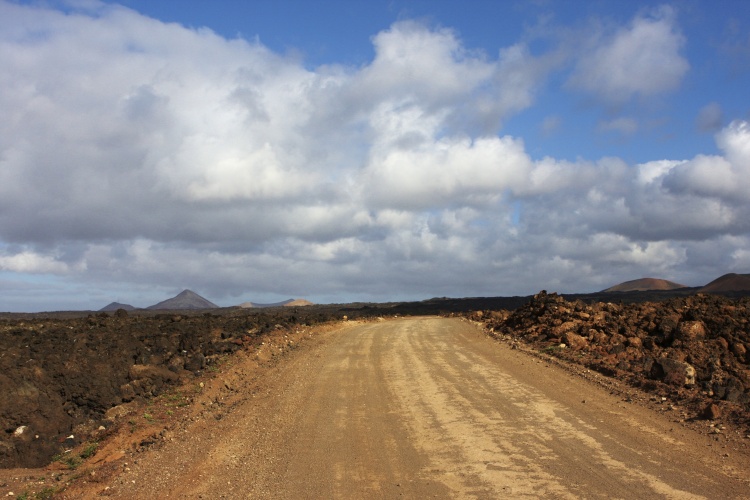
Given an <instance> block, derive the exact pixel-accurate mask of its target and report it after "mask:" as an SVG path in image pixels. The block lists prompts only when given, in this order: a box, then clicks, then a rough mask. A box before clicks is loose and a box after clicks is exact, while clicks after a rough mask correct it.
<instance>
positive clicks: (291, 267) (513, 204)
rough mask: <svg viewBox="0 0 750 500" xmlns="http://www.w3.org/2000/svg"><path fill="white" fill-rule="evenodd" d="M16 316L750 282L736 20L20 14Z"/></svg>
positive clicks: (494, 14) (320, 11) (549, 5)
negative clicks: (107, 308) (180, 302)
mask: <svg viewBox="0 0 750 500" xmlns="http://www.w3.org/2000/svg"><path fill="white" fill-rule="evenodd" d="M0 67H3V68H5V70H4V71H3V72H2V74H0V109H2V111H3V116H4V117H5V118H4V120H3V121H2V123H0V310H8V311H38V310H59V309H98V308H99V307H102V306H104V305H106V304H107V303H108V302H111V301H113V300H117V301H120V302H127V303H131V304H133V305H135V306H146V305H149V304H152V303H155V302H158V301H160V300H163V299H164V298H166V297H169V296H172V295H174V294H176V293H177V292H179V291H180V290H182V289H184V288H190V289H193V290H194V291H196V292H198V293H200V294H201V295H203V296H205V297H207V298H209V299H210V300H212V301H214V302H216V303H218V304H220V305H225V306H226V305H233V304H237V303H240V302H244V301H248V300H250V301H255V302H273V301H276V300H280V299H286V298H289V297H304V298H308V299H310V300H313V301H316V302H346V301H355V300H357V301H358V300H373V301H390V300H405V299H424V298H429V297H433V296H479V295H484V296H486V295H525V294H531V293H535V292H536V291H538V290H540V289H548V290H555V291H560V292H587V291H595V290H600V289H603V288H606V287H608V286H610V285H612V284H615V283H618V282H621V281H625V280H629V279H635V278H639V277H645V276H651V277H659V278H666V279H671V280H673V281H677V282H680V283H683V284H686V285H690V286H696V285H702V284H705V283H707V282H708V281H710V280H712V279H714V278H716V277H718V276H720V275H722V274H724V273H726V272H740V273H742V272H750V245H749V244H748V243H750V223H749V222H748V221H749V220H750V190H748V189H746V188H745V186H747V185H748V184H747V183H748V181H750V124H749V123H748V122H749V121H750V99H748V97H747V95H748V93H747V91H746V89H747V88H748V87H750V86H749V85H748V84H749V83H750V7H748V6H747V5H746V2H742V1H719V2H707V1H690V0H688V1H681V2H646V1H643V2H637V1H633V2H612V1H601V2H598V1H591V2H577V1H576V2H566V1H554V2H553V1H545V0H539V1H532V2H528V1H527V2H520V1H519V2H514V1H506V2H493V1H466V2H460V3H459V2H440V1H410V0H393V1H385V2H372V1H356V0H352V1H343V0H342V1H327V2H309V1H273V2H272V1H266V0H262V1H255V2H241V1H213V2H188V1H176V0H164V1H159V2H149V1H141V0H137V1H127V0H123V1H122V2H100V1H98V0H71V1H44V2H41V1H34V2H27V1H23V2H18V1H7V0H0Z"/></svg>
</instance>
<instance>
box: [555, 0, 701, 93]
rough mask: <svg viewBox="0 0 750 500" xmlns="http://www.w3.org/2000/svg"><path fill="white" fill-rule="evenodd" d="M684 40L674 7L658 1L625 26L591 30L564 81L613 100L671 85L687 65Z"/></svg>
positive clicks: (683, 74)
mask: <svg viewBox="0 0 750 500" xmlns="http://www.w3.org/2000/svg"><path fill="white" fill-rule="evenodd" d="M684 44H685V38H684V37H683V36H682V34H681V33H680V31H679V29H678V28H677V25H676V22H675V13H674V11H673V10H672V8H671V7H668V6H662V7H660V8H658V9H656V10H655V11H653V12H652V13H651V14H650V15H643V16H638V17H636V18H635V19H634V20H633V21H632V23H631V24H630V26H628V27H626V28H620V29H617V30H616V31H615V32H614V33H606V32H599V33H597V34H596V35H595V36H593V37H592V38H591V40H589V42H588V47H587V49H586V51H585V52H584V53H583V55H582V56H581V57H580V59H579V60H578V62H577V64H576V68H575V70H574V73H573V74H572V76H571V78H570V82H569V83H570V84H571V85H572V86H573V87H575V88H578V89H580V90H583V91H586V92H590V93H592V94H594V95H595V96H597V97H599V98H600V99H602V100H604V101H605V102H607V103H610V104H613V105H616V106H619V105H621V104H623V103H624V102H626V101H628V100H629V99H630V98H631V97H633V96H643V97H648V96H652V95H656V94H660V93H663V92H666V91H669V90H672V89H674V88H676V87H677V86H678V85H679V84H680V82H681V81H682V78H683V77H684V76H685V74H686V73H687V71H688V69H689V68H690V65H689V63H688V62H687V60H686V59H685V57H684V56H683V55H682V54H681V49H682V47H683V46H684Z"/></svg>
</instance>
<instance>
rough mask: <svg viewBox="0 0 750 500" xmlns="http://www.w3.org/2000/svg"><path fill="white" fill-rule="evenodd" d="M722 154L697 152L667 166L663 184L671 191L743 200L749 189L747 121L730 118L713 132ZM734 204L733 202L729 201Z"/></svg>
mask: <svg viewBox="0 0 750 500" xmlns="http://www.w3.org/2000/svg"><path fill="white" fill-rule="evenodd" d="M716 142H717V145H718V146H719V148H720V149H721V150H722V152H723V156H707V155H699V156H697V157H695V158H694V159H692V160H691V161H688V162H685V163H683V164H681V165H679V167H678V168H674V169H673V170H671V172H670V175H669V176H667V177H666V178H665V186H666V187H667V188H668V189H670V191H672V192H675V193H691V194H694V195H698V196H703V197H715V198H718V199H726V200H727V201H728V202H738V201H739V202H747V201H749V200H750V192H748V190H747V188H746V187H747V186H748V185H749V183H750V124H749V123H748V122H745V121H734V122H732V123H730V124H729V125H728V126H727V127H726V128H724V129H722V130H721V131H720V132H719V133H717V135H716ZM732 204H734V203H732Z"/></svg>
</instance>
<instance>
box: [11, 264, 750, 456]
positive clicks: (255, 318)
mask: <svg viewBox="0 0 750 500" xmlns="http://www.w3.org/2000/svg"><path fill="white" fill-rule="evenodd" d="M727 276H728V278H726V279H724V280H722V281H727V280H728V282H730V284H731V285H732V287H735V288H736V287H737V286H738V285H737V283H738V280H740V281H741V280H743V279H745V278H747V275H727ZM722 278H725V277H722ZM692 290H693V291H692V293H691V292H690V290H687V291H686V290H685V289H678V290H650V291H646V292H635V291H628V292H615V293H602V292H599V293H597V294H589V295H578V296H570V295H568V296H560V295H557V294H554V293H550V294H547V293H545V292H541V293H539V294H537V295H535V296H534V297H494V298H473V299H450V298H434V299H429V300H425V301H422V302H413V303H389V304H365V303H362V304H359V303H357V304H343V305H329V306H313V305H309V306H305V307H289V306H285V307H277V308H239V307H237V308H220V309H210V310H181V311H166V310H146V309H139V310H134V311H126V310H125V309H118V310H116V311H111V312H98V313H91V312H59V313H35V314H20V313H19V314H2V315H0V386H1V387H2V388H3V391H0V426H2V429H3V431H4V432H2V433H0V468H13V467H41V466H45V465H46V464H48V463H49V462H50V461H51V460H52V458H53V457H55V456H58V455H59V454H61V453H65V452H66V450H71V449H73V448H76V447H78V448H80V447H81V446H85V444H86V443H87V442H89V441H92V440H96V439H98V437H97V436H99V437H100V436H101V435H102V433H106V432H108V428H109V425H110V423H111V419H108V418H107V413H108V412H110V411H111V410H112V409H113V408H117V407H118V406H121V405H123V404H129V403H138V402H144V401H149V400H150V399H151V398H154V397H156V396H159V395H162V394H165V393H166V392H168V391H169V390H170V388H174V387H177V386H179V385H184V384H187V383H194V384H197V383H199V382H200V381H201V379H202V377H204V376H207V375H208V374H209V373H211V372H212V371H214V370H215V367H216V366H217V365H218V364H219V363H220V362H221V360H222V359H226V358H227V357H228V356H229V355H230V354H232V353H234V352H235V351H238V350H241V349H251V348H253V347H254V346H258V345H261V344H263V343H264V342H266V343H267V342H269V339H284V338H285V337H286V335H287V333H290V332H295V331H298V330H299V329H300V328H306V327H308V326H311V325H319V324H323V323H327V322H336V321H340V320H341V319H343V318H347V317H348V318H349V319H357V318H368V317H369V318H372V317H379V316H397V315H428V314H456V313H458V314H470V315H471V317H472V318H473V319H475V320H479V321H482V322H483V323H484V325H485V327H486V329H487V331H488V333H489V334H490V335H492V336H494V337H496V338H498V339H505V340H506V341H508V342H511V343H516V344H518V345H521V344H523V345H525V346H528V348H531V349H535V350H537V351H539V352H543V353H545V355H552V356H555V357H558V358H560V359H562V360H565V361H570V362H573V363H576V364H579V365H580V366H583V367H585V369H589V370H592V371H595V372H597V373H600V374H604V375H606V376H608V377H613V378H615V379H617V380H620V381H623V382H626V383H627V384H630V385H631V386H633V387H636V388H639V389H642V390H645V391H648V392H650V393H651V394H653V395H654V396H655V397H664V398H669V401H670V402H675V403H676V404H677V403H679V404H680V405H681V406H682V407H683V408H684V409H685V412H686V413H685V418H686V419H688V420H696V421H703V420H709V421H711V422H717V423H718V422H726V423H732V424H735V425H738V426H740V427H742V428H744V429H745V434H750V364H748V361H750V355H749V354H748V351H749V350H750V323H749V321H750V310H749V307H748V306H749V305H750V299H749V298H744V297H742V295H743V294H745V295H746V294H747V292H737V294H736V295H733V294H734V292H732V293H730V295H732V296H731V297H723V296H719V295H709V294H698V295H696V294H695V291H694V289H692ZM730 292H731V291H730ZM644 300H646V301H647V302H644ZM469 311H482V312H479V313H469ZM290 334H291V333H290ZM274 342H275V340H274ZM279 342H280V345H286V344H285V342H286V341H281V340H280V341H279Z"/></svg>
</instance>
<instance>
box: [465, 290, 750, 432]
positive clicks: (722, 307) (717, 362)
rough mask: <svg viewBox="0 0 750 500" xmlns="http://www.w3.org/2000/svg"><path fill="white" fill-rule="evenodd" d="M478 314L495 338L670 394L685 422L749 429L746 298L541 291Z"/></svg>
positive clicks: (749, 326) (749, 346) (749, 310)
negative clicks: (640, 299)
mask: <svg viewBox="0 0 750 500" xmlns="http://www.w3.org/2000/svg"><path fill="white" fill-rule="evenodd" d="M477 316H478V317H479V319H481V321H483V322H484V323H485V325H486V328H487V330H488V331H489V332H490V334H491V335H493V336H495V337H498V338H500V337H501V338H504V339H507V340H510V341H511V342H518V341H520V342H524V343H527V344H530V345H531V346H533V347H535V348H538V349H541V350H544V351H545V352H547V353H549V354H553V355H555V356H557V357H560V358H563V359H565V360H568V361H572V362H575V363H578V364H582V365H584V366H586V367H587V368H589V369H592V370H596V371H598V372H600V373H603V374H605V375H608V376H611V377H616V378H618V379H620V380H624V381H626V382H627V383H629V384H631V385H632V386H635V387H639V388H642V389H645V390H647V391H649V392H651V393H655V394H657V395H663V396H669V397H670V400H673V401H678V402H680V403H681V404H682V405H683V406H684V407H685V408H687V410H688V413H689V418H691V419H716V420H724V421H731V422H733V423H735V424H739V425H742V426H750V364H748V362H749V361H750V353H749V352H748V351H750V299H748V298H743V299H738V300H732V299H728V298H725V297H721V296H714V295H705V294H698V295H694V296H689V297H683V298H676V299H671V300H668V301H665V302H656V303H655V302H646V303H640V304H638V303H635V304H615V303H596V304H587V303H584V302H581V301H573V302H570V301H566V300H565V299H563V298H562V297H561V296H558V295H557V294H555V293H550V294H548V293H546V292H544V291H542V292H540V293H539V294H537V295H535V296H534V297H533V299H532V300H531V301H530V302H529V303H527V304H526V305H524V306H522V307H520V308H518V309H516V310H515V311H513V312H509V311H492V312H484V313H479V314H476V315H475V319H477Z"/></svg>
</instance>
